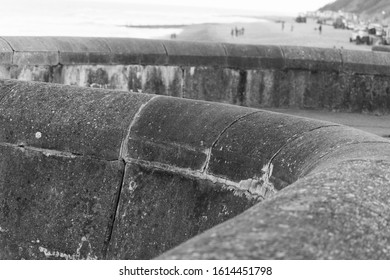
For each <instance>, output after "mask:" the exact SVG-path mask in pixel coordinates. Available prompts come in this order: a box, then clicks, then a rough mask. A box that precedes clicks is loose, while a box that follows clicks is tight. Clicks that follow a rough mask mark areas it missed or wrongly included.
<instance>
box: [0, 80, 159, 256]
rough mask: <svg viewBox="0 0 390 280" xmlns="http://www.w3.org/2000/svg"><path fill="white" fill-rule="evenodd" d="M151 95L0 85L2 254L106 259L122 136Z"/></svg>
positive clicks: (120, 171)
mask: <svg viewBox="0 0 390 280" xmlns="http://www.w3.org/2000/svg"><path fill="white" fill-rule="evenodd" d="M151 98H153V96H151V95H144V94H129V93H127V92H112V91H106V90H100V91H97V90H93V89H86V88H85V89H82V88H78V87H70V86H59V85H50V84H44V83H33V82H19V81H14V80H7V81H1V84H0V149H1V151H0V154H1V157H0V158H1V162H0V178H1V179H0V220H1V222H0V227H1V230H0V235H1V236H0V246H1V247H0V258H1V259H14V258H15V259H21V258H24V259H30V258H31V259H51V258H60V259H86V258H99V259H101V258H104V257H105V254H106V250H107V246H108V242H109V240H110V236H111V230H112V224H113V220H114V217H115V211H116V202H117V197H118V195H119V192H120V189H121V185H122V180H123V175H124V168H125V166H124V162H123V159H122V158H121V156H120V155H121V148H122V145H123V139H124V135H126V134H127V131H128V127H129V126H130V124H131V121H132V119H133V118H134V116H135V115H136V114H137V112H138V110H139V109H140V108H141V107H142V106H143V105H144V104H145V103H147V102H148V101H149V100H150V99H151Z"/></svg>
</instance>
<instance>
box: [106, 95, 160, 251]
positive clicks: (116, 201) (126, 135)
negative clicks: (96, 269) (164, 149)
mask: <svg viewBox="0 0 390 280" xmlns="http://www.w3.org/2000/svg"><path fill="white" fill-rule="evenodd" d="M157 97H158V96H154V97H152V98H151V99H149V100H148V101H147V102H146V103H144V104H142V105H141V106H140V107H139V108H138V111H137V113H135V115H134V117H133V119H132V121H131V122H130V125H129V127H128V129H127V133H123V134H122V137H123V136H124V138H122V143H121V147H120V150H119V159H118V160H119V161H121V163H122V166H121V170H120V172H121V179H120V182H119V186H118V191H117V193H116V196H115V199H114V202H113V207H112V212H111V213H112V215H111V216H110V217H111V220H110V221H109V223H108V225H107V231H106V238H105V240H104V242H103V247H102V256H103V259H106V258H107V253H108V249H109V246H110V243H111V240H112V235H113V232H114V226H115V220H116V215H117V214H118V210H119V203H120V198H121V193H122V189H123V184H124V181H125V176H126V166H127V162H126V155H127V153H128V148H127V145H128V141H129V138H130V133H131V129H132V128H133V126H134V124H135V123H136V122H137V120H138V119H139V118H140V116H141V114H142V111H143V109H144V108H145V107H146V106H147V105H148V104H149V103H150V102H151V101H152V100H153V99H155V98H157Z"/></svg>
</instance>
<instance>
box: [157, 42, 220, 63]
mask: <svg viewBox="0 0 390 280" xmlns="http://www.w3.org/2000/svg"><path fill="white" fill-rule="evenodd" d="M163 44H164V47H165V49H166V50H167V54H168V62H167V63H168V65H179V66H219V67H225V66H226V53H225V50H224V48H223V45H222V44H219V43H204V42H188V41H163Z"/></svg>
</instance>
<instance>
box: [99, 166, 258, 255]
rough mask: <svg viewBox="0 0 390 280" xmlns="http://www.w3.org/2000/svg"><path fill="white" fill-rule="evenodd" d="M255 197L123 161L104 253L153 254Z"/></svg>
mask: <svg viewBox="0 0 390 280" xmlns="http://www.w3.org/2000/svg"><path fill="white" fill-rule="evenodd" d="M256 201H257V200H256V199H247V198H246V197H245V196H236V195H235V194H234V192H233V191H232V190H229V189H226V188H225V187H224V186H223V185H222V184H214V183H212V182H211V181H209V180H200V179H198V178H191V177H188V176H186V175H185V174H180V173H177V172H176V173H175V172H167V171H166V170H164V169H158V168H150V166H148V165H145V166H142V165H140V164H128V165H127V166H126V176H125V181H124V183H123V187H122V192H121V197H120V203H119V208H118V212H117V216H116V219H115V227H114V231H113V236H112V240H111V243H110V248H109V253H108V255H107V257H108V258H109V259H150V258H153V257H156V256H158V255H160V254H161V253H163V252H165V251H167V250H169V249H171V248H173V247H175V246H177V245H179V244H180V243H182V242H184V241H186V240H188V239H189V238H191V237H193V236H196V235H197V234H199V233H201V232H203V231H205V230H207V229H209V228H211V227H213V226H215V225H217V224H220V223H221V222H223V221H226V220H228V219H230V218H232V217H234V216H236V215H237V214H239V213H241V212H242V211H244V210H246V209H247V208H249V207H250V206H252V205H253V204H255V202H256Z"/></svg>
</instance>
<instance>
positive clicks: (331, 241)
mask: <svg viewBox="0 0 390 280" xmlns="http://www.w3.org/2000/svg"><path fill="white" fill-rule="evenodd" d="M0 109H1V110H0V129H1V130H0V155H1V156H0V178H1V179H0V258H1V259H22V258H25V259H51V258H56V259H57V258H59V259H88V258H98V259H103V258H109V259H147V258H153V257H156V256H158V255H159V254H161V253H163V252H165V251H166V250H169V249H172V248H173V247H175V246H178V247H177V248H176V249H172V251H170V252H168V253H166V254H165V255H163V257H164V258H196V259H209V258H217V259H229V258H230V259H237V258H247V259H251V258H252V259H261V258H268V259H274V258H275V259H278V258H285V259H295V258H297V259H299V258H306V259H310V258H313V259H332V258H374V259H375V258H389V257H390V256H389V254H390V253H389V252H390V251H388V249H389V248H388V247H389V240H388V238H389V237H388V236H389V235H388V233H389V232H388V231H389V229H388V228H389V227H388V225H387V220H386V219H387V218H386V217H387V216H388V214H389V213H387V212H389V211H390V210H389V209H388V206H387V205H388V200H389V192H388V187H389V185H390V177H389V176H390V175H389V174H390V142H389V141H387V140H385V139H384V138H379V137H376V136H374V135H370V134H366V133H364V132H361V131H358V130H354V129H350V128H347V127H344V126H341V125H336V124H333V123H328V122H320V121H315V120H311V119H305V118H298V117H292V116H288V115H284V114H278V113H270V112H265V111H260V110H256V109H250V108H245V107H237V106H233V105H227V104H220V103H212V102H205V101H194V100H187V99H181V98H173V97H166V96H153V95H147V94H136V93H126V92H120V91H108V90H99V89H88V88H81V87H71V86H61V85H51V84H45V83H34V82H20V81H14V80H7V81H2V82H1V84H0ZM246 209H248V210H246ZM239 213H242V214H239ZM238 214H239V216H236V215H238ZM220 223H222V224H220ZM218 224H220V225H218ZM202 232H203V233H202ZM191 237H194V238H193V239H191V240H189V241H188V242H186V240H188V239H190V238H191ZM183 242H185V243H183ZM182 243H183V244H182ZM180 244H182V245H180Z"/></svg>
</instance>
